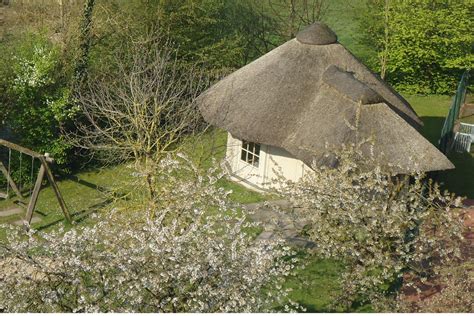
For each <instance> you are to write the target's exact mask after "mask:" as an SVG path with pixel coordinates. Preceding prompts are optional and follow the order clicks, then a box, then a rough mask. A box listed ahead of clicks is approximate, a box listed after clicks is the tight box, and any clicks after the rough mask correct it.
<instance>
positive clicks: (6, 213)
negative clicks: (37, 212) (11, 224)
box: [0, 207, 23, 217]
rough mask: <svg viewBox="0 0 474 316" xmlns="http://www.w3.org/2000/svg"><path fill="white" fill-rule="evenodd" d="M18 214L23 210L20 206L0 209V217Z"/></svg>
mask: <svg viewBox="0 0 474 316" xmlns="http://www.w3.org/2000/svg"><path fill="white" fill-rule="evenodd" d="M18 214H23V210H22V209H21V208H17V207H15V208H10V209H7V210H0V217H7V216H12V215H18Z"/></svg>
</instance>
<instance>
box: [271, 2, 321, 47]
mask: <svg viewBox="0 0 474 316" xmlns="http://www.w3.org/2000/svg"><path fill="white" fill-rule="evenodd" d="M268 3H269V7H270V10H271V11H272V12H273V15H274V16H275V17H276V18H277V19H278V21H279V23H280V25H281V27H280V32H281V34H279V35H280V36H281V37H283V38H286V39H290V38H293V37H295V36H296V33H298V31H299V30H300V28H301V27H304V26H307V25H310V24H313V23H314V22H317V21H321V18H322V17H323V15H324V14H325V13H326V11H327V9H328V2H327V1H326V0H268Z"/></svg>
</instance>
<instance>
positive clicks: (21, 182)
mask: <svg viewBox="0 0 474 316" xmlns="http://www.w3.org/2000/svg"><path fill="white" fill-rule="evenodd" d="M22 158H23V153H22V152H20V179H18V184H19V186H18V189H19V190H20V192H21V191H23V181H22V179H21V178H22V177H23V174H22V173H23V170H22V168H21V161H22Z"/></svg>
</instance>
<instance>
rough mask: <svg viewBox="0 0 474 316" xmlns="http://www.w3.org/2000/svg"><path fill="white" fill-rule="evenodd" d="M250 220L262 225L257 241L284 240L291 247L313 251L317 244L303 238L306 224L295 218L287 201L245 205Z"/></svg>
mask: <svg viewBox="0 0 474 316" xmlns="http://www.w3.org/2000/svg"><path fill="white" fill-rule="evenodd" d="M245 208H246V209H247V210H248V211H250V212H251V214H250V218H251V219H252V220H253V221H255V222H258V223H261V225H262V228H263V232H262V233H261V234H260V235H259V236H258V237H257V240H272V239H277V238H282V239H284V240H285V241H286V242H287V243H288V244H289V245H291V246H296V247H303V248H307V249H313V248H314V247H315V244H314V243H313V242H311V241H309V240H308V239H306V238H304V237H303V236H302V231H303V228H304V226H305V225H306V222H305V221H304V220H302V219H301V218H298V217H297V216H295V214H294V213H293V212H292V207H291V205H290V203H289V202H287V201H285V200H276V201H267V202H259V203H252V204H247V205H245Z"/></svg>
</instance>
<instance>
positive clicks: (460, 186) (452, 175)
mask: <svg viewBox="0 0 474 316" xmlns="http://www.w3.org/2000/svg"><path fill="white" fill-rule="evenodd" d="M444 119H445V118H444V117H430V116H424V117H422V120H423V123H424V127H423V129H422V131H421V134H422V135H423V136H424V137H425V138H427V139H428V140H429V141H430V142H431V143H432V144H433V145H435V146H438V140H439V138H440V135H441V129H442V128H443V124H444ZM448 158H449V160H451V162H452V163H453V164H454V166H455V167H456V168H455V169H453V170H445V171H439V172H433V173H432V174H430V176H431V177H432V178H433V179H435V180H436V181H437V182H439V183H440V184H441V187H442V188H443V189H447V190H448V191H450V192H453V193H456V194H457V195H460V196H465V197H467V198H471V199H473V198H474V157H473V155H472V154H469V153H463V154H460V153H455V152H453V153H450V154H449V155H448Z"/></svg>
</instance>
